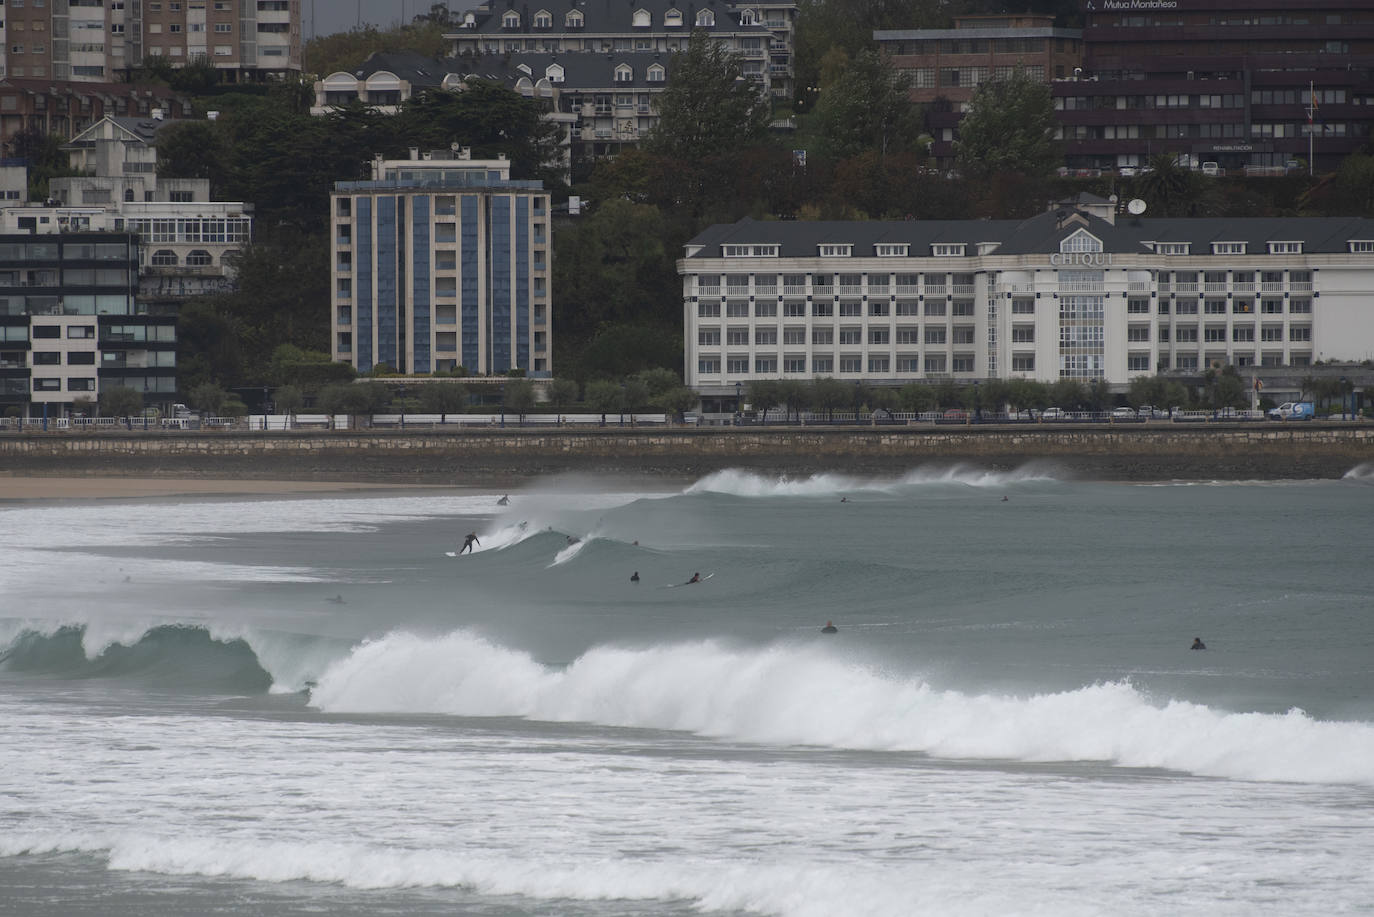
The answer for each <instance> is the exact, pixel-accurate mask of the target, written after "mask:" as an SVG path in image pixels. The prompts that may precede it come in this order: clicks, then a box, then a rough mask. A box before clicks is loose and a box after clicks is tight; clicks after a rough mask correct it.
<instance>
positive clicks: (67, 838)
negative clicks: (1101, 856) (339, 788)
mask: <svg viewBox="0 0 1374 917" xmlns="http://www.w3.org/2000/svg"><path fill="white" fill-rule="evenodd" d="M54 853H56V854H61V853H80V854H88V855H95V856H101V857H103V858H105V860H106V862H107V863H108V866H109V868H110V869H112V870H117V871H128V872H146V873H155V874H160V875H174V876H185V875H196V876H211V877H229V878H237V879H252V880H255V881H260V882H299V881H307V882H322V883H330V884H334V885H339V886H342V887H345V888H351V889H359V890H384V889H401V888H421V887H427V888H452V889H462V890H465V891H471V892H475V893H477V894H480V895H487V896H520V897H523V898H527V899H532V900H535V901H542V902H556V901H620V902H635V901H642V902H687V903H690V904H691V905H692V906H693V907H694V908H695V909H697V910H699V911H703V912H714V911H726V912H731V913H742V912H749V913H758V914H774V915H786V917H831V915H834V914H843V913H849V914H864V915H867V917H905V915H908V914H910V913H912V902H913V901H920V902H922V906H921V907H920V908H918V910H921V911H922V912H930V913H940V914H944V915H949V917H963V915H970V917H971V915H976V914H990V913H991V914H1007V913H1019V912H1021V908H1020V907H1019V906H1018V892H1017V891H1016V889H1015V888H1014V887H1008V886H1007V885H1006V884H1005V883H1003V884H1002V885H1001V886H1000V887H998V886H996V885H992V886H989V885H987V884H986V883H980V882H978V881H977V880H978V877H977V876H974V875H971V874H969V873H968V871H967V870H965V869H962V868H961V867H959V866H958V865H954V866H951V865H950V864H947V863H941V864H939V865H938V866H933V865H929V864H922V863H913V864H909V865H907V866H904V867H900V868H897V869H894V868H893V867H892V865H891V864H880V865H873V866H864V865H858V864H854V863H833V864H832V863H816V862H810V861H807V862H790V863H766V862H751V861H744V862H733V863H722V862H720V861H719V860H713V859H703V858H698V857H687V858H684V857H678V856H669V857H664V858H652V857H633V856H620V857H616V858H614V859H606V858H596V859H595V860H593V859H590V858H587V859H578V858H576V857H572V856H567V857H560V858H557V859H554V860H549V859H547V858H545V859H541V860H540V861H539V862H538V863H535V862H532V861H531V860H530V859H528V858H521V857H517V856H501V855H494V854H491V853H485V852H484V853H474V852H472V851H466V850H464V851H455V850H448V849H439V848H432V847H428V848H398V847H387V846H382V845H379V844H369V843H363V842H335V841H327V840H323V841H322V840H300V841H292V842H280V841H279V842H263V841H258V840H252V839H239V838H234V839H228V838H215V837H204V836H197V837H186V836H181V837H168V836H159V835H150V834H133V833H120V834H115V835H106V834H102V833H99V832H91V833H89V834H85V833H79V832H64V833H55V834H52V835H43V834H38V833H36V832H34V833H27V832H13V833H10V834H8V835H6V836H0V856H25V855H43V854H54ZM1037 900H1038V902H1039V906H1040V907H1041V908H1043V912H1044V913H1054V914H1057V915H1062V917H1079V915H1084V917H1086V915H1090V914H1094V915H1095V914H1100V913H1101V912H1102V911H1101V909H1100V907H1098V906H1096V905H1092V904H1086V903H1084V902H1083V901H1081V900H1080V898H1079V897H1078V896H1077V895H1076V894H1075V893H1074V892H1072V891H1055V890H1052V889H1038V890H1037Z"/></svg>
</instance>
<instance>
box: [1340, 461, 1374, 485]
mask: <svg viewBox="0 0 1374 917" xmlns="http://www.w3.org/2000/svg"><path fill="white" fill-rule="evenodd" d="M1341 480H1342V481H1359V482H1360V483H1361V484H1370V483H1374V463H1371V462H1361V463H1360V464H1358V465H1356V466H1355V467H1354V468H1351V469H1350V470H1349V471H1347V472H1346V473H1345V474H1343V475H1341Z"/></svg>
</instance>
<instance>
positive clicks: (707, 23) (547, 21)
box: [501, 8, 758, 29]
mask: <svg viewBox="0 0 1374 917" xmlns="http://www.w3.org/2000/svg"><path fill="white" fill-rule="evenodd" d="M531 22H533V23H534V27H535V28H536V29H551V28H553V14H552V13H550V12H549V11H548V10H537V11H536V12H535V14H534V16H533V17H531ZM695 22H696V26H697V28H709V27H711V26H714V25H715V24H716V14H715V13H714V12H713V11H711V10H699V11H698V12H697V14H696V20H695ZM757 23H758V20H757V16H756V14H755V13H754V11H753V10H742V11H741V12H740V24H741V25H756V24H757ZM653 24H654V22H653V14H652V13H650V12H649V11H648V10H646V9H637V10H635V11H634V12H633V13H631V14H630V25H631V27H633V28H636V29H647V28H650V27H652V26H653ZM685 24H686V22H685V20H684V19H683V16H682V11H681V10H679V9H670V10H668V11H667V12H666V13H664V14H663V25H664V27H665V28H682V26H683V25H685ZM584 25H586V17H585V16H584V15H583V14H582V11H581V10H579V9H576V8H574V9H571V10H569V11H568V12H567V13H565V14H564V15H563V27H564V28H565V29H580V28H582V27H583V26H584ZM501 28H503V29H518V28H520V14H519V13H518V12H516V11H515V10H507V11H506V12H505V13H503V14H502V15H501Z"/></svg>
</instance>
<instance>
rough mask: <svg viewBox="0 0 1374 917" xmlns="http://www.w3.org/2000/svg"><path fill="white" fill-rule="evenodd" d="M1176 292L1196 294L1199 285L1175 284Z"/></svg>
mask: <svg viewBox="0 0 1374 917" xmlns="http://www.w3.org/2000/svg"><path fill="white" fill-rule="evenodd" d="M1174 290H1175V291H1176V292H1178V293H1196V292H1197V284H1196V283H1176V284H1174Z"/></svg>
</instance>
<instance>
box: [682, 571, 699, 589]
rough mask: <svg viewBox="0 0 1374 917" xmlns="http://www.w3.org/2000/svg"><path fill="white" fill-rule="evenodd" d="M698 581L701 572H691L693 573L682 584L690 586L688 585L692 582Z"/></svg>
mask: <svg viewBox="0 0 1374 917" xmlns="http://www.w3.org/2000/svg"><path fill="white" fill-rule="evenodd" d="M699 582H701V574H700V573H693V574H692V578H691V579H689V580H688V581H687V582H685V583H683V584H682V585H684V586H690V585H692V584H693V583H699Z"/></svg>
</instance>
